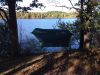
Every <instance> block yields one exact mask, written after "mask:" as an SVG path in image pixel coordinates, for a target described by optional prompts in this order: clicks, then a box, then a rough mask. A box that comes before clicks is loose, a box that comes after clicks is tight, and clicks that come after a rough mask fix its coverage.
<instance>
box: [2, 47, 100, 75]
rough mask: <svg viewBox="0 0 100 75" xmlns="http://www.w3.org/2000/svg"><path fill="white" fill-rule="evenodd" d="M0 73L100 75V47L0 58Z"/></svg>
mask: <svg viewBox="0 0 100 75" xmlns="http://www.w3.org/2000/svg"><path fill="white" fill-rule="evenodd" d="M0 75H100V49H93V50H90V51H71V52H70V51H66V52H55V53H43V54H38V55H31V56H24V57H18V58H0Z"/></svg>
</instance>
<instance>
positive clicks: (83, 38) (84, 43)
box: [80, 0, 92, 49]
mask: <svg viewBox="0 0 100 75" xmlns="http://www.w3.org/2000/svg"><path fill="white" fill-rule="evenodd" d="M90 1H91V0H88V4H87V12H86V14H87V15H88V17H87V18H86V20H85V19H84V16H83V13H84V8H83V4H84V0H81V16H80V20H81V24H83V23H84V22H87V21H89V18H90V16H91V15H90V14H91V12H92V10H91V6H90V4H89V2H90ZM89 25H90V23H89ZM82 27H84V26H82ZM89 47H90V32H89V29H88V28H86V29H84V28H81V31H80V49H89Z"/></svg>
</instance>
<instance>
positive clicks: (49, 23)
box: [17, 18, 79, 51]
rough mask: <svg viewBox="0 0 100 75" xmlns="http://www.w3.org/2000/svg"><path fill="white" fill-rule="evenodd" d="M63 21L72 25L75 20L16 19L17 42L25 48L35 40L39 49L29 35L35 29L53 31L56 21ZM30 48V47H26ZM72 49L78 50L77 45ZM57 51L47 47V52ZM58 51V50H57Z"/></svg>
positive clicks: (33, 38)
mask: <svg viewBox="0 0 100 75" xmlns="http://www.w3.org/2000/svg"><path fill="white" fill-rule="evenodd" d="M59 20H61V21H64V22H68V23H73V22H75V20H77V19H76V18H68V19H18V20H17V23H18V36H19V42H20V44H21V45H22V46H24V47H25V46H26V45H28V44H29V43H30V44H32V43H31V42H32V41H34V40H35V42H36V43H37V46H38V47H39V45H40V44H39V40H38V39H37V38H36V37H35V36H34V35H33V34H32V33H31V32H32V31H33V30H34V29H35V28H42V29H54V28H58V27H57V26H56V25H57V23H58V21H59ZM28 46H29V47H31V46H30V45H28ZM72 47H73V48H78V47H79V45H78V44H76V45H73V46H72ZM50 48H51V49H52V51H56V50H58V47H55V48H52V47H49V50H50V51H51V49H50ZM59 49H60V48H59Z"/></svg>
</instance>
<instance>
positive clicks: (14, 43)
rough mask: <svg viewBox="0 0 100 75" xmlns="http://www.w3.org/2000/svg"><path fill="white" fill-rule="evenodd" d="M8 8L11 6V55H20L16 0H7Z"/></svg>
mask: <svg viewBox="0 0 100 75" xmlns="http://www.w3.org/2000/svg"><path fill="white" fill-rule="evenodd" d="M7 3H8V8H9V21H8V27H9V30H10V41H11V44H10V47H9V48H10V51H9V53H10V55H12V56H16V55H18V50H19V43H18V31H17V21H16V11H15V4H16V0H7Z"/></svg>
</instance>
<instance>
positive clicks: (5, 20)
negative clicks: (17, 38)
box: [0, 8, 8, 23]
mask: <svg viewBox="0 0 100 75" xmlns="http://www.w3.org/2000/svg"><path fill="white" fill-rule="evenodd" d="M0 12H3V14H4V16H3V15H2V14H1V13H0V16H1V18H2V19H3V21H4V22H5V23H7V22H8V16H7V13H6V12H5V10H4V9H2V8H0ZM4 17H5V18H4Z"/></svg>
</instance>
